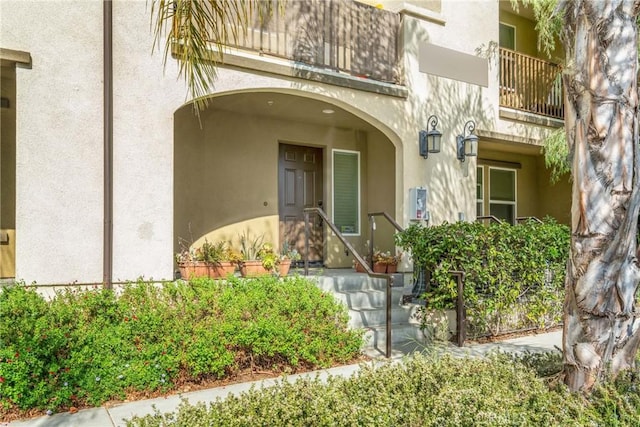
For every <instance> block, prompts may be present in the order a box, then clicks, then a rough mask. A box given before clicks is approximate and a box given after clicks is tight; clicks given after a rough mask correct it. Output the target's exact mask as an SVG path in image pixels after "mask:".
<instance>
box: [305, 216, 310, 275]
mask: <svg viewBox="0 0 640 427" xmlns="http://www.w3.org/2000/svg"><path fill="white" fill-rule="evenodd" d="M304 275H305V276H308V275H309V212H307V211H305V212H304Z"/></svg>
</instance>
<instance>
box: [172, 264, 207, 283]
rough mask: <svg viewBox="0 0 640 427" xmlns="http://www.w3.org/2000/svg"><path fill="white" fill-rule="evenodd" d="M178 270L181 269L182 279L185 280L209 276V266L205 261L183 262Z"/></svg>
mask: <svg viewBox="0 0 640 427" xmlns="http://www.w3.org/2000/svg"><path fill="white" fill-rule="evenodd" d="M178 268H179V269H180V277H181V278H183V279H185V280H190V279H194V278H196V277H207V276H208V275H209V266H208V265H207V263H206V262H204V261H187V262H182V263H180V264H178Z"/></svg>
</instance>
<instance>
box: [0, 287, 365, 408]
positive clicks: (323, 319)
mask: <svg viewBox="0 0 640 427" xmlns="http://www.w3.org/2000/svg"><path fill="white" fill-rule="evenodd" d="M0 318H1V319H2V322H0V415H1V414H2V412H3V411H8V410H15V409H16V408H19V409H25V410H26V409H31V408H39V409H51V410H54V411H55V410H56V409H62V408H68V407H70V406H82V405H86V404H88V405H100V404H101V403H103V402H105V401H107V400H110V399H119V398H123V397H124V396H125V393H126V392H127V391H131V390H138V391H146V390H170V389H171V388H172V387H174V384H175V382H176V380H177V379H178V378H180V379H185V378H186V379H192V380H196V381H197V380H198V379H203V378H211V377H217V378H222V377H225V376H228V375H233V374H234V373H235V372H237V371H238V370H240V369H243V368H246V367H251V366H253V367H255V368H257V369H261V368H263V369H276V370H283V371H294V370H295V369H296V368H298V367H304V368H310V367H327V366H331V365H333V364H335V363H339V362H345V361H349V360H352V359H353V358H354V357H356V356H357V355H359V352H360V347H361V344H362V333H361V332H358V331H352V330H349V329H348V328H347V322H348V315H347V313H346V309H345V308H344V306H342V305H341V304H339V303H337V302H336V301H335V300H334V299H333V298H332V297H331V296H330V295H328V294H325V293H323V292H322V291H320V290H319V289H318V288H317V287H316V286H315V285H314V283H313V282H309V281H308V280H306V279H303V278H300V277H289V278H286V279H283V280H280V279H277V278H273V277H264V278H260V279H251V280H249V279H237V278H232V279H230V280H228V281H213V280H209V279H203V280H196V281H193V282H192V283H190V284H186V283H183V282H177V283H170V284H166V285H163V286H159V285H153V284H148V283H136V284H131V285H129V286H126V287H125V288H124V290H123V291H122V293H121V295H120V296H116V294H114V292H112V291H109V290H103V289H95V290H92V291H86V292H80V291H74V290H67V291H64V292H61V293H59V294H57V296H56V297H55V298H54V299H53V300H51V301H46V300H45V299H43V298H42V297H41V296H40V295H39V294H38V293H37V292H36V291H35V290H33V289H32V288H28V287H24V286H13V287H8V288H5V289H4V290H3V291H1V292H0Z"/></svg>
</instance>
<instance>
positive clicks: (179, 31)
mask: <svg viewBox="0 0 640 427" xmlns="http://www.w3.org/2000/svg"><path fill="white" fill-rule="evenodd" d="M284 4H285V0H204V1H203V0H201V1H199V0H172V1H168V0H152V2H151V28H152V30H153V35H154V38H153V48H152V51H155V50H156V49H160V46H164V55H163V64H164V66H165V67H166V65H167V63H168V61H169V59H170V58H172V57H173V58H175V59H176V60H177V62H178V75H179V76H180V77H182V78H183V79H184V81H185V83H186V85H187V97H188V99H191V100H193V101H194V108H195V109H196V113H198V112H199V111H200V110H201V109H202V108H204V107H206V105H207V95H209V94H210V93H211V90H212V89H213V85H214V82H215V80H216V78H217V75H218V74H217V69H218V66H219V65H220V64H222V63H223V62H224V53H225V51H226V50H227V49H228V46H229V45H232V44H237V42H238V40H240V37H241V36H246V33H247V29H248V28H249V27H250V26H251V25H252V24H254V23H253V22H251V21H252V20H253V19H256V18H257V19H259V20H260V22H262V20H263V19H265V18H266V17H268V16H271V14H272V13H273V10H275V9H276V8H278V9H279V10H280V12H281V13H283V12H284Z"/></svg>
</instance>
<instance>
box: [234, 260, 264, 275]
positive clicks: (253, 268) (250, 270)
mask: <svg viewBox="0 0 640 427" xmlns="http://www.w3.org/2000/svg"><path fill="white" fill-rule="evenodd" d="M240 274H241V275H242V277H257V276H264V275H265V274H269V271H268V270H267V269H266V268H264V267H263V266H262V261H260V260H259V259H257V260H247V261H242V264H240Z"/></svg>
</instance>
